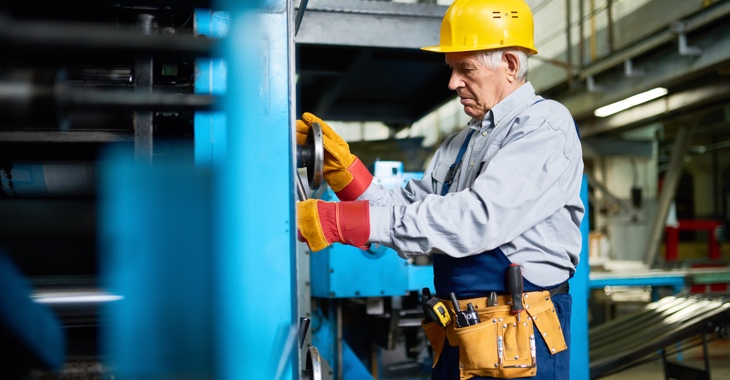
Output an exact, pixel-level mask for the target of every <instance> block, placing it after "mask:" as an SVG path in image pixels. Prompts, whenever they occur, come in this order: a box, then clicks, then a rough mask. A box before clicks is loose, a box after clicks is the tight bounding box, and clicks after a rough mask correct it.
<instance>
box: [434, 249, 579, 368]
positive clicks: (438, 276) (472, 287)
mask: <svg viewBox="0 0 730 380" xmlns="http://www.w3.org/2000/svg"><path fill="white" fill-rule="evenodd" d="M510 264H511V262H510V261H509V259H508V258H507V256H505V254H504V253H502V251H501V250H500V249H499V248H497V249H494V250H491V251H487V252H484V253H480V254H478V255H474V256H468V257H463V258H456V257H451V256H448V255H443V254H435V255H433V274H434V276H433V277H434V286H435V288H436V294H437V295H438V297H439V298H442V299H449V294H450V293H451V292H453V293H454V294H456V297H457V298H459V299H464V298H475V297H486V296H488V295H489V292H492V291H494V292H497V293H498V294H509V291H508V290H507V286H506V281H505V279H506V273H507V267H509V265H510ZM524 288H525V290H524V291H525V292H533V291H541V290H550V288H543V287H540V286H537V285H535V284H533V283H532V282H530V281H528V280H524ZM552 300H553V304H554V305H555V311H556V312H557V314H558V319H559V320H560V325H561V326H562V330H563V334H564V336H565V342H566V343H567V344H568V349H567V350H565V351H562V352H559V353H557V354H555V355H551V354H550V352H549V351H548V347H547V345H546V344H545V341H543V340H542V339H537V342H536V344H537V347H536V348H537V375H536V376H534V377H529V378H525V379H538V380H548V379H549V380H553V379H554V380H566V379H568V378H569V377H570V308H571V305H572V298H571V296H570V294H558V295H554V296H553V297H552ZM431 379H432V380H457V379H459V348H458V347H451V346H450V345H449V344H448V343H446V344H445V345H444V349H443V351H442V352H441V357H440V358H439V361H438V364H436V367H435V368H434V369H433V373H432V375H431ZM473 379H490V378H489V377H475V378H473Z"/></svg>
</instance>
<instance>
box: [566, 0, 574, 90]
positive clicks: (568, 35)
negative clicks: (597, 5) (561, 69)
mask: <svg viewBox="0 0 730 380" xmlns="http://www.w3.org/2000/svg"><path fill="white" fill-rule="evenodd" d="M572 1H573V0H565V15H566V16H565V40H566V41H565V43H566V45H567V47H566V48H565V54H566V57H565V61H566V62H568V87H570V88H573V69H572V68H571V67H572V66H573V39H572V31H571V25H570V21H571V16H572V15H571V13H572V7H571V3H572Z"/></svg>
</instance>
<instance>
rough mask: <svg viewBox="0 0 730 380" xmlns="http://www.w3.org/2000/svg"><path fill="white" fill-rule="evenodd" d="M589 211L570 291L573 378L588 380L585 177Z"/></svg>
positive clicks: (582, 193) (583, 223) (582, 231)
mask: <svg viewBox="0 0 730 380" xmlns="http://www.w3.org/2000/svg"><path fill="white" fill-rule="evenodd" d="M580 198H581V199H582V200H583V205H584V206H585V209H586V213H585V215H583V222H581V224H580V233H581V235H582V236H583V248H582V249H581V251H580V264H579V265H578V269H577V270H576V272H575V275H574V276H573V278H572V279H571V280H570V294H571V295H572V297H573V313H572V315H571V318H570V345H571V347H570V378H571V379H573V380H587V379H589V378H590V371H589V369H590V359H589V356H588V347H589V344H588V297H589V295H590V293H589V292H590V281H589V280H590V269H591V267H590V265H589V263H588V234H589V232H590V214H589V213H588V179H587V177H586V176H585V175H584V176H583V184H582V186H581V189H580Z"/></svg>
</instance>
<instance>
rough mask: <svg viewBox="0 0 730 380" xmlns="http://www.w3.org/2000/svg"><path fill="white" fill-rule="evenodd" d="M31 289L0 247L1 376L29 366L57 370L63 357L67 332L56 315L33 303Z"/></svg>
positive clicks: (61, 364)
mask: <svg viewBox="0 0 730 380" xmlns="http://www.w3.org/2000/svg"><path fill="white" fill-rule="evenodd" d="M31 292H32V289H31V287H30V284H29V283H28V282H27V280H26V279H25V278H23V275H22V273H21V272H20V270H18V268H17V267H16V266H15V264H14V263H13V262H12V260H11V259H10V256H9V255H8V254H6V253H5V252H3V251H0V337H2V339H0V353H2V356H0V367H1V368H2V369H3V375H4V376H9V377H13V376H12V375H13V374H16V375H18V374H21V373H24V372H26V371H29V370H30V369H31V368H34V369H38V368H40V369H52V370H60V369H61V367H62V366H63V363H64V360H65V358H66V335H65V333H64V330H63V328H62V327H61V323H60V321H59V320H58V317H56V315H55V314H54V313H53V311H52V310H51V309H49V308H48V307H46V306H45V305H41V304H37V303H34V302H33V301H32V300H31V298H30V296H31ZM18 378H20V377H18Z"/></svg>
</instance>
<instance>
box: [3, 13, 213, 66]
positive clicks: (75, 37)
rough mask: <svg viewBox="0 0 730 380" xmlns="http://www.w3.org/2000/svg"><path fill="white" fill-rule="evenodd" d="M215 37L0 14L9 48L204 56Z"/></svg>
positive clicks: (4, 45) (4, 40)
mask: <svg viewBox="0 0 730 380" xmlns="http://www.w3.org/2000/svg"><path fill="white" fill-rule="evenodd" d="M217 44H218V43H217V41H216V40H215V39H207V38H195V37H193V36H192V35H174V36H162V35H150V36H146V35H143V34H141V33H139V32H138V31H135V30H134V28H132V27H130V28H129V29H122V28H118V27H116V26H109V25H106V24H81V23H71V22H49V21H15V20H12V19H10V18H7V17H2V16H0V47H2V48H3V50H5V51H6V53H7V52H8V51H10V52H14V51H21V52H33V53H42V54H49V55H55V54H56V53H58V52H63V53H64V55H65V56H68V55H73V54H75V53H77V52H92V53H94V54H96V55H102V54H109V53H110V54H115V55H127V56H128V55H129V54H130V53H132V54H135V55H176V56H178V55H185V56H190V55H193V56H196V57H205V56H210V55H212V54H213V53H214V52H215V51H216V50H217V49H215V45H217Z"/></svg>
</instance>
